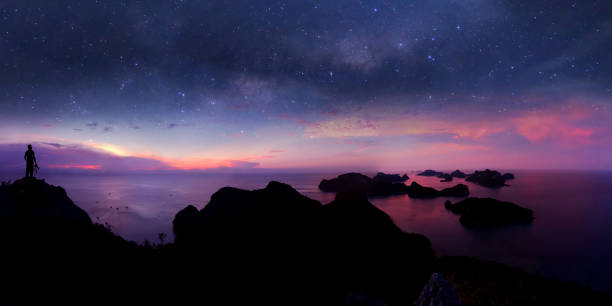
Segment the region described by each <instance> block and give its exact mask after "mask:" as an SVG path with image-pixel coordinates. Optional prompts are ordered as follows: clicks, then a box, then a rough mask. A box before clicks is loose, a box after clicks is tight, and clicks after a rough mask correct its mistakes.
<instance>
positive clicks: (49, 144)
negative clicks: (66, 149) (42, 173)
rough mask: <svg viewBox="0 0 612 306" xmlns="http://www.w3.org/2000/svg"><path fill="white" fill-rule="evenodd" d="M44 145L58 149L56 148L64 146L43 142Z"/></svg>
mask: <svg viewBox="0 0 612 306" xmlns="http://www.w3.org/2000/svg"><path fill="white" fill-rule="evenodd" d="M43 144H46V145H48V146H52V147H56V148H61V147H62V145H61V144H59V143H54V142H43Z"/></svg>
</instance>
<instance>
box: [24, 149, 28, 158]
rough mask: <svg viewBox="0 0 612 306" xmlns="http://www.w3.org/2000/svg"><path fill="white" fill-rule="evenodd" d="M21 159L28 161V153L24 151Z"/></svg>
mask: <svg viewBox="0 0 612 306" xmlns="http://www.w3.org/2000/svg"><path fill="white" fill-rule="evenodd" d="M23 159H25V160H28V151H26V152H25V154H23Z"/></svg>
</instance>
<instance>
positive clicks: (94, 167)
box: [48, 164, 102, 170]
mask: <svg viewBox="0 0 612 306" xmlns="http://www.w3.org/2000/svg"><path fill="white" fill-rule="evenodd" d="M48 167H49V168H52V169H84V170H100V169H101V168H102V166H100V165H82V164H62V165H58V164H50V165H49V166H48Z"/></svg>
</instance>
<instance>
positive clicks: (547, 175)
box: [0, 171, 612, 290]
mask: <svg viewBox="0 0 612 306" xmlns="http://www.w3.org/2000/svg"><path fill="white" fill-rule="evenodd" d="M515 174H516V179H515V180H511V181H508V183H509V184H510V185H512V186H510V187H504V188H500V189H488V188H484V187H481V186H478V185H474V184H472V183H470V182H464V180H462V179H455V180H454V181H453V182H451V183H441V182H439V179H438V178H435V177H419V176H416V175H415V174H414V173H412V175H410V173H409V175H410V180H409V181H408V182H407V184H410V183H411V182H412V181H413V180H414V181H417V182H419V183H420V184H422V185H425V186H432V187H436V188H439V189H440V188H444V187H448V186H452V185H454V184H457V183H459V182H464V183H466V184H467V185H468V186H469V188H470V192H471V194H472V196H478V197H493V198H497V199H500V200H504V201H510V202H514V203H516V204H518V205H521V206H524V207H527V208H530V209H531V210H533V211H534V215H535V218H536V219H535V220H534V222H533V224H531V225H521V226H509V227H504V228H499V229H491V230H470V229H466V228H464V227H462V226H461V224H460V223H459V216H457V215H454V214H452V213H451V212H449V211H446V210H445V209H444V201H445V200H446V199H447V198H437V199H411V198H409V197H407V196H404V195H402V196H393V197H383V198H371V199H370V200H371V201H372V203H374V205H376V206H377V207H379V208H380V209H382V210H384V211H385V212H387V214H389V215H390V216H391V217H392V218H393V220H394V221H395V223H396V224H397V225H398V226H400V227H401V228H402V229H403V230H404V231H408V232H416V233H421V234H424V235H426V236H427V237H429V239H430V240H431V241H432V244H433V247H434V249H435V250H436V252H437V253H438V254H440V255H469V256H475V257H478V258H482V259H489V260H495V261H500V262H504V263H506V264H511V265H516V266H521V267H523V268H525V269H527V270H529V271H532V272H540V273H542V274H544V275H548V276H555V277H557V278H561V279H564V280H575V281H578V282H580V283H583V284H589V285H592V286H593V287H595V288H598V289H607V290H612V263H610V262H609V259H610V258H612V238H610V233H612V222H610V221H609V220H612V207H609V206H610V205H612V173H611V172H577V171H576V172H568V171H516V172H515ZM335 175H336V174H248V175H245V174H236V175H231V174H205V175H202V174H176V175H126V176H110V175H68V174H64V175H48V176H47V177H46V180H47V181H48V182H49V183H51V184H54V185H61V186H63V187H64V188H65V189H66V190H67V192H68V195H69V196H70V197H71V198H72V199H73V200H74V202H75V203H76V204H77V205H79V206H80V207H82V208H83V209H85V210H86V211H87V212H88V213H89V215H90V216H91V217H92V219H94V220H95V221H97V222H100V223H104V222H108V223H109V224H110V225H111V226H112V229H113V231H114V232H115V233H117V234H119V235H121V236H123V237H125V238H126V239H130V240H135V241H140V242H142V241H144V240H145V239H148V240H151V241H155V240H156V239H157V234H158V233H161V232H164V233H167V234H168V235H169V237H172V219H173V218H174V215H175V214H176V213H177V212H178V211H179V210H180V209H182V208H184V207H185V206H186V205H188V204H193V205H195V206H196V207H198V208H202V207H203V206H204V205H205V204H206V203H207V202H208V200H209V199H210V196H211V195H212V194H213V193H214V192H215V191H217V190H218V189H219V188H221V187H223V186H234V187H239V188H244V189H258V188H264V187H265V185H266V184H267V182H268V181H270V180H277V181H281V182H284V183H287V184H290V185H292V186H293V187H294V188H296V189H297V190H298V191H300V192H301V193H302V194H304V195H306V196H308V197H310V198H313V199H316V200H319V201H321V202H322V203H328V202H329V201H331V200H332V199H333V197H334V194H331V193H322V192H319V190H318V188H317V186H318V183H319V181H320V180H321V179H323V178H331V177H334V176H335ZM10 178H14V176H8V175H0V180H7V179H10ZM456 200H457V199H451V201H456Z"/></svg>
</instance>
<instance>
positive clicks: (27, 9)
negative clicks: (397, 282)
mask: <svg viewBox="0 0 612 306" xmlns="http://www.w3.org/2000/svg"><path fill="white" fill-rule="evenodd" d="M611 103H612V2H610V1H608V0H606V1H603V0H602V1H563V0H561V1H551V0H542V1H533V0H532V1H493V0H432V1H422V0H421V1H411V0H402V1H391V0H388V1H374V0H373V1H344V0H334V1H266V0H258V1H244V0H233V1H189V0H184V1H167V0H166V1H93V0H92V1H86V0H78V1H60V0H57V1H48V0H44V1H35V0H31V1H20V0H15V1H10V0H9V1H6V0H5V1H2V3H1V4H0V106H1V107H0V164H1V165H2V166H0V167H2V168H4V169H13V168H15V169H17V168H23V167H24V162H23V159H22V156H23V152H24V151H25V149H26V147H25V145H26V144H28V143H32V144H34V149H35V151H36V152H37V155H38V159H39V164H40V165H41V167H44V168H46V169H49V168H51V169H77V170H80V171H140V170H161V169H166V170H177V169H183V170H188V169H192V170H195V169H209V170H214V169H227V168H239V169H252V170H253V171H257V170H255V169H256V168H263V169H278V170H280V169H289V170H291V169H302V170H303V169H311V170H321V169H330V170H340V169H342V170H344V169H346V170H356V171H358V170H388V171H391V170H396V171H403V170H409V169H424V168H434V169H455V168H460V169H473V168H487V167H488V168H496V169H497V168H515V169H516V168H552V169H580V168H587V169H612V113H611V111H612V109H611Z"/></svg>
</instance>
